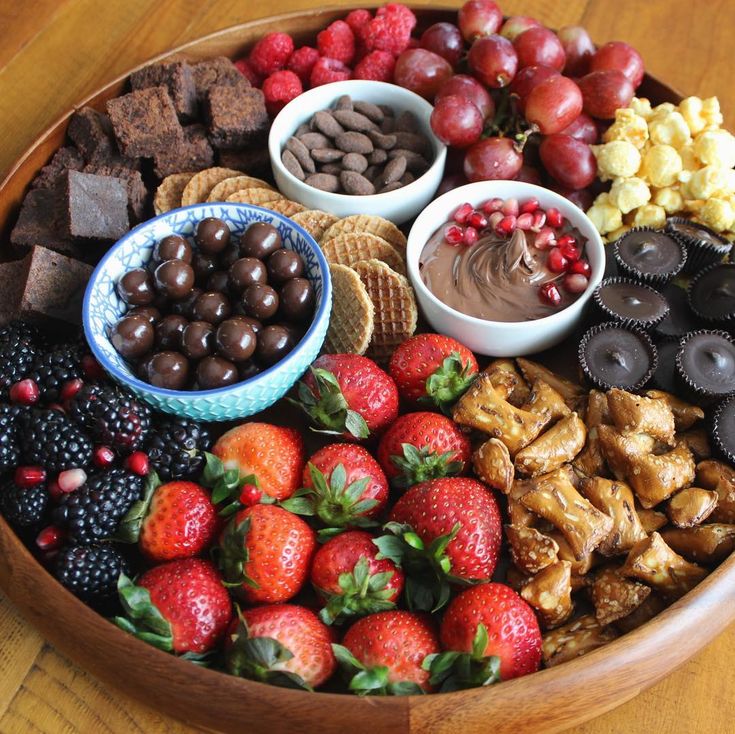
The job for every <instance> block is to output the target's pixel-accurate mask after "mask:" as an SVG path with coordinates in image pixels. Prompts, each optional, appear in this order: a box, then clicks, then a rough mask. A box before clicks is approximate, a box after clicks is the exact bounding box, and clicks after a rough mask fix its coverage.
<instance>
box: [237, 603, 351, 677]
mask: <svg viewBox="0 0 735 734" xmlns="http://www.w3.org/2000/svg"><path fill="white" fill-rule="evenodd" d="M331 642H332V633H331V631H330V629H329V627H327V626H326V625H325V624H324V623H323V622H321V621H319V618H318V617H317V616H316V614H314V612H312V611H311V610H310V609H306V608H305V607H300V606H297V605H295V604H274V605H272V606H264V607H255V608H254V609H246V610H245V611H244V612H242V616H241V618H240V624H239V625H238V626H237V628H236V631H235V634H234V636H233V637H232V640H231V643H230V644H229V645H228V646H227V652H226V664H227V672H228V673H230V674H232V675H239V676H240V677H242V678H250V679H252V680H259V681H264V682H266V683H272V684H275V685H281V686H286V687H288V688H293V687H299V688H308V689H311V688H317V687H318V686H320V685H322V684H323V683H325V682H326V681H327V680H328V679H329V678H330V677H331V676H332V674H333V673H334V671H335V669H336V667H337V661H336V659H335V657H334V653H333V652H332V648H331V644H330V643H331Z"/></svg>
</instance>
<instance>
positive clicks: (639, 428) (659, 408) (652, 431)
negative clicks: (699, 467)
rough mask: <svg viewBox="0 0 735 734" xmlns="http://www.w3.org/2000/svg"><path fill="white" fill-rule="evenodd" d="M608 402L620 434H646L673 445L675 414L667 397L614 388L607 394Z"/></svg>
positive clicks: (611, 415) (614, 423)
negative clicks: (646, 395) (653, 396)
mask: <svg viewBox="0 0 735 734" xmlns="http://www.w3.org/2000/svg"><path fill="white" fill-rule="evenodd" d="M607 404H608V406H609V408H610V417H611V418H612V421H613V425H614V426H615V428H617V429H618V431H620V432H621V433H623V434H628V433H647V434H648V435H649V436H652V437H653V438H655V439H657V440H658V441H662V442H663V443H665V444H666V445H667V446H673V445H674V443H675V442H674V431H675V427H674V413H673V411H672V410H671V406H670V405H669V403H668V402H667V401H666V400H663V399H661V398H647V397H644V396H642V395H634V394H633V393H630V392H626V391H625V390H619V389H618V388H613V389H612V390H609V391H608V393H607Z"/></svg>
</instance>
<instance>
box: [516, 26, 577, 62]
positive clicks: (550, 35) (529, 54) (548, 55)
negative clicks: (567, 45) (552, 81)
mask: <svg viewBox="0 0 735 734" xmlns="http://www.w3.org/2000/svg"><path fill="white" fill-rule="evenodd" d="M513 46H514V47H515V50H516V53H517V54H518V66H519V67H520V68H521V69H522V68H523V67H524V66H550V67H551V68H552V69H556V70H557V71H561V70H562V69H563V68H564V62H565V61H566V56H565V54H564V47H563V46H562V45H561V41H559V39H558V38H557V37H556V34H555V33H554V32H553V31H550V30H549V29H548V28H544V27H543V26H538V27H536V28H529V29H528V30H527V31H524V32H523V33H521V35H520V36H518V37H517V38H516V39H515V41H513Z"/></svg>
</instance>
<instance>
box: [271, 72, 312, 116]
mask: <svg viewBox="0 0 735 734" xmlns="http://www.w3.org/2000/svg"><path fill="white" fill-rule="evenodd" d="M303 91H304V88H303V87H302V86H301V79H299V78H298V76H296V74H294V73H293V72H292V71H285V70H284V71H276V72H273V74H271V75H270V76H269V77H268V78H267V79H266V80H265V81H264V82H263V94H264V95H265V106H266V108H267V109H268V114H269V115H270V116H271V117H275V116H276V115H277V114H278V113H279V112H280V111H281V110H282V109H283V108H284V107H285V105H287V104H288V103H289V102H290V101H291V100H292V99H295V98H296V97H298V96H299V95H300V94H301V93H302V92H303Z"/></svg>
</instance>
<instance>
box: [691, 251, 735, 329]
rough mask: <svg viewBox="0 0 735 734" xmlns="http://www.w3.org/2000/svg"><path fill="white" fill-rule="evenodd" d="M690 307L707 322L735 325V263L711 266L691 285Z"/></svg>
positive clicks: (693, 280) (695, 278)
mask: <svg viewBox="0 0 735 734" xmlns="http://www.w3.org/2000/svg"><path fill="white" fill-rule="evenodd" d="M688 297H689V305H690V306H691V308H692V311H694V313H696V314H697V315H698V316H699V317H700V318H702V319H704V320H705V321H709V322H713V323H718V324H723V325H728V324H732V323H735V263H718V264H715V265H710V267H708V268H706V269H705V270H703V271H702V272H701V273H699V275H697V276H696V277H694V278H693V279H692V281H691V283H690V285H689V292H688Z"/></svg>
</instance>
